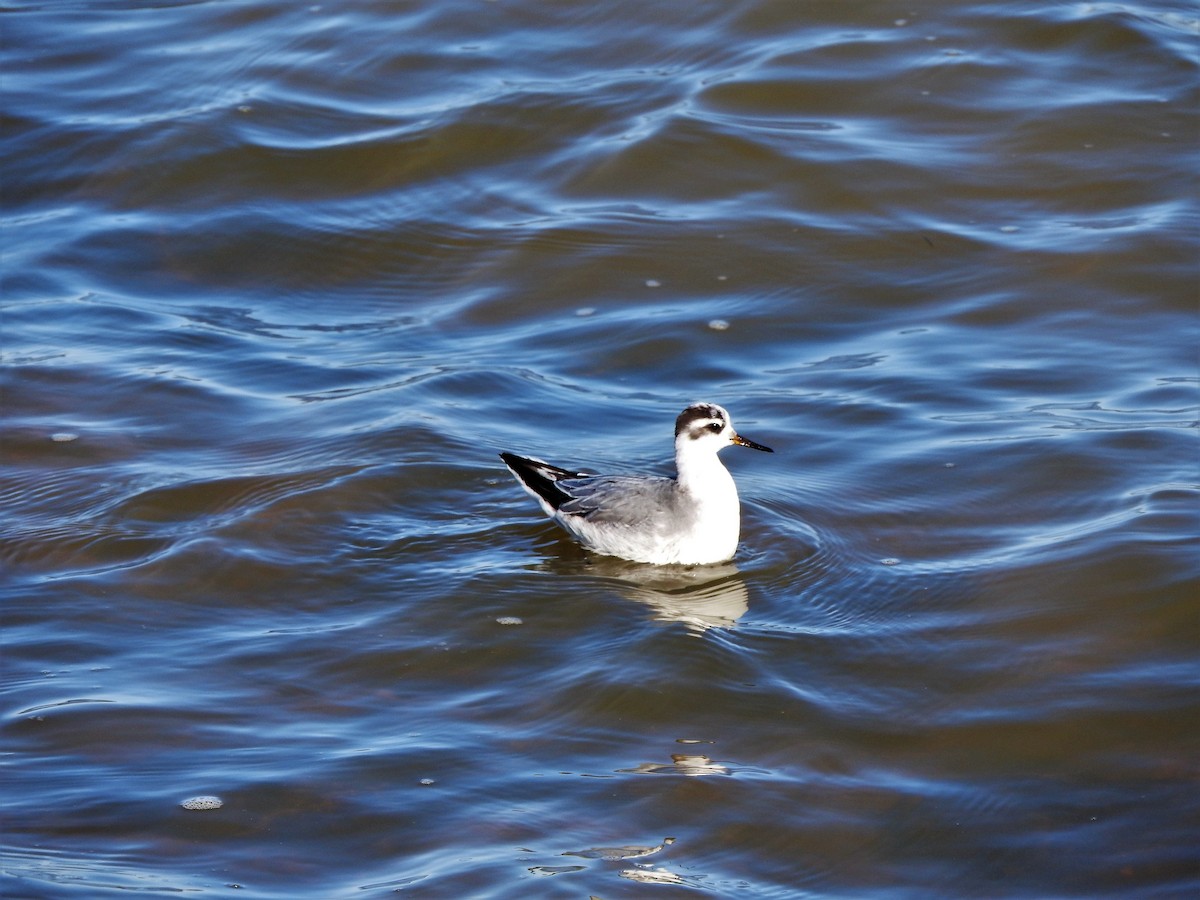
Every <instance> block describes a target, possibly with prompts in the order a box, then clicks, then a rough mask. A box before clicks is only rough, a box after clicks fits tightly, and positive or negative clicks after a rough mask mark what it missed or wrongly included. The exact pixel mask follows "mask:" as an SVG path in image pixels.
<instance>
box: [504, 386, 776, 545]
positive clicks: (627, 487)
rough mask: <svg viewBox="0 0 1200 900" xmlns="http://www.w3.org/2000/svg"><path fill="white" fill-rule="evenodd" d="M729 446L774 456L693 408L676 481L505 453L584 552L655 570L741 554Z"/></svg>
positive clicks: (725, 416) (705, 410)
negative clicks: (724, 461) (724, 456)
mask: <svg viewBox="0 0 1200 900" xmlns="http://www.w3.org/2000/svg"><path fill="white" fill-rule="evenodd" d="M730 444H737V445H738V446H740V447H749V448H751V449H752V450H762V451H764V452H766V453H773V452H774V451H773V450H771V448H770V447H764V446H763V445H762V444H756V443H755V442H754V441H751V440H749V439H747V438H744V437H741V436H740V435H739V434H738V433H737V432H736V431H734V430H733V423H732V421H731V420H730V418H729V413H727V412H726V411H725V410H724V408H722V407H720V406H717V405H716V404H715V403H693V404H691V405H690V406H688V407H687V408H686V409H684V411H683V412H681V413H680V414H679V417H678V418H677V419H676V420H675V469H676V472H677V474H676V476H675V477H674V478H665V477H663V476H658V475H595V474H592V473H590V472H576V471H573V470H571V469H560V468H559V467H558V466H552V465H550V464H549V463H547V462H544V461H543V460H540V459H537V458H536V457H531V456H518V455H517V454H515V453H501V454H500V458H501V459H503V460H504V463H505V465H507V466H508V468H509V471H511V472H512V473H513V475H514V476H515V477H516V479H517V481H518V482H520V484H521V487H523V488H525V490H526V491H527V492H528V493H529V494H530V495H531V496H532V497H533V498H534V499H535V500H537V502H538V505H540V506H541V507H542V510H543V511H544V512H545V513H546V515H548V516H549V517H550V518H551V519H553V520H554V521H555V522H557V523H558V524H559V525H561V526H562V527H563V528H564V529H566V531H567V532H568V533H569V534H571V535H572V536H573V537H575V539H576V540H578V541H579V542H580V543H581V544H582V545H583V546H584V547H586V548H587V549H589V550H593V551H595V552H596V553H603V554H605V555H607V556H619V557H621V558H622V559H628V560H633V561H634V562H642V563H653V564H656V565H672V564H679V565H704V564H708V563H719V562H725V561H726V560H728V559H731V558H732V557H733V554H734V552H735V551H736V550H737V545H738V537H739V533H740V531H741V521H740V519H741V515H740V505H739V503H738V493H737V487H736V486H735V485H734V483H733V476H732V475H730V474H729V471H728V470H727V469H726V468H725V467H724V466H723V465H721V461H720V460H719V459H718V458H717V454H718V453H719V452H720V451H721V450H724V449H725V448H726V447H728V446H729V445H730Z"/></svg>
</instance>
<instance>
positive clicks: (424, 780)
mask: <svg viewBox="0 0 1200 900" xmlns="http://www.w3.org/2000/svg"><path fill="white" fill-rule="evenodd" d="M420 783H421V784H423V785H425V786H426V787H428V786H429V785H431V784H433V783H434V780H433V779H432V778H422V779H421V782H420Z"/></svg>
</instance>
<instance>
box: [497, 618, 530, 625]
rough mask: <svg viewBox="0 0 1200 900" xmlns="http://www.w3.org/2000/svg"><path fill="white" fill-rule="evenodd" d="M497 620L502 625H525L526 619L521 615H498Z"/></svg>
mask: <svg viewBox="0 0 1200 900" xmlns="http://www.w3.org/2000/svg"><path fill="white" fill-rule="evenodd" d="M496 621H497V622H499V623H500V624H501V625H524V624H525V620H524V619H522V618H521V617H520V616H497V617H496Z"/></svg>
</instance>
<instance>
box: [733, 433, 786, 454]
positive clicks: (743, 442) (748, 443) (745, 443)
mask: <svg viewBox="0 0 1200 900" xmlns="http://www.w3.org/2000/svg"><path fill="white" fill-rule="evenodd" d="M729 442H730V443H732V444H737V445H738V446H739V447H749V448H750V449H751V450H761V451H762V452H763V453H774V452H775V451H774V450H772V449H771V448H770V447H764V446H763V445H762V444H756V443H754V441H752V440H750V439H749V438H744V437H742V436H741V435H740V434H735V435H734V436H733V437H731V438H730V439H729Z"/></svg>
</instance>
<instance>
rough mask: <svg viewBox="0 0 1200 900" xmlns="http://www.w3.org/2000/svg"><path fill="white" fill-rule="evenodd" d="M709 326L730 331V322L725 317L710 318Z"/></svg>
mask: <svg viewBox="0 0 1200 900" xmlns="http://www.w3.org/2000/svg"><path fill="white" fill-rule="evenodd" d="M708 327H709V328H711V329H712V330H713V331H728V330H729V323H728V322H727V321H726V320H725V319H710V320H709V323H708Z"/></svg>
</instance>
